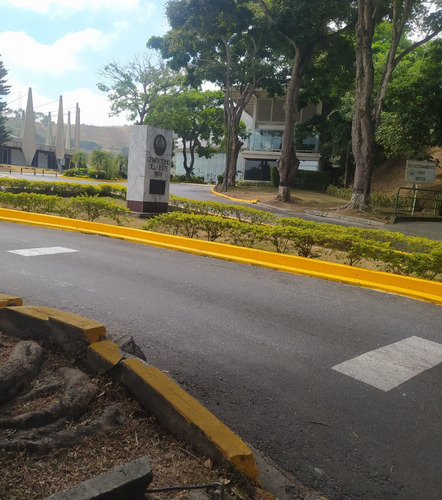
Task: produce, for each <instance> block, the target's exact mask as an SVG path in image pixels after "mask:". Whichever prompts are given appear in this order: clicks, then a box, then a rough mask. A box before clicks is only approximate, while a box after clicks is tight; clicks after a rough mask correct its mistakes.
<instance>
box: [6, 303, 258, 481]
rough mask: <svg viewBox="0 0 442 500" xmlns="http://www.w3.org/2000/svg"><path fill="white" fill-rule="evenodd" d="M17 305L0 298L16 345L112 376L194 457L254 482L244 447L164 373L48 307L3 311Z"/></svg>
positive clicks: (96, 329) (88, 323) (99, 331)
mask: <svg viewBox="0 0 442 500" xmlns="http://www.w3.org/2000/svg"><path fill="white" fill-rule="evenodd" d="M20 300H21V299H18V298H17V297H13V296H8V295H6V294H1V295H0V330H2V331H4V332H5V333H8V334H10V335H12V336H14V337H16V338H19V339H33V340H37V341H40V342H42V343H43V344H50V345H51V346H53V347H56V348H59V349H61V350H62V351H64V352H67V353H69V354H70V355H75V356H76V357H77V359H78V361H79V362H80V363H85V364H86V365H87V366H88V367H89V368H90V369H92V370H94V371H95V372H98V373H100V374H108V375H110V376H111V377H112V378H113V379H114V380H116V381H118V382H120V383H121V384H123V385H124V386H125V387H126V388H127V389H128V390H129V392H131V393H132V394H133V395H134V397H135V398H136V399H137V400H138V401H139V403H140V404H141V405H142V406H143V407H144V408H146V409H147V410H148V411H149V412H150V413H151V414H152V415H154V416H155V417H156V418H157V419H158V420H159V421H160V422H161V423H162V425H164V426H165V427H167V428H168V429H169V430H170V431H171V432H173V433H174V434H175V435H177V436H179V437H181V438H182V439H184V440H186V441H187V442H190V443H191V444H192V446H194V447H195V449H196V450H197V451H199V452H200V453H202V454H203V455H205V456H207V457H209V458H211V459H213V460H214V461H216V462H217V463H221V464H223V465H228V464H230V465H232V466H233V467H235V468H236V469H238V470H240V471H241V472H242V473H244V475H245V476H246V477H248V478H249V479H250V480H251V481H253V482H255V483H256V482H257V481H258V469H257V467H256V463H255V459H254V456H253V453H252V452H251V451H250V449H249V448H248V446H247V445H246V444H245V443H244V441H242V440H241V439H240V438H239V437H238V436H237V435H236V434H234V433H233V432H232V431H231V430H230V429H229V428H228V427H227V426H226V425H225V424H223V423H222V422H221V421H220V420H219V419H218V418H216V417H215V416H214V415H213V414H212V413H210V412H209V411H208V410H207V409H206V408H205V407H204V406H202V405H201V404H200V403H199V402H198V401H197V400H195V399H194V398H192V397H191V396H190V395H189V394H187V393H186V392H185V391H184V390H183V389H182V388H181V387H180V386H179V385H178V384H176V383H175V382H174V381H173V380H171V379H170V378H169V377H167V375H165V374H164V373H163V372H162V371H160V370H159V369H157V368H155V367H153V366H149V365H148V364H147V363H144V362H143V361H142V360H140V359H138V358H134V357H131V356H128V355H125V354H124V353H122V352H121V351H120V349H119V347H118V345H117V344H115V343H113V342H111V341H109V340H106V337H105V332H106V329H105V327H104V326H103V325H102V324H100V323H98V322H96V321H94V320H90V319H88V318H84V317H82V316H78V315H76V314H72V313H66V312H64V311H59V310H57V309H53V308H49V307H40V306H9V305H7V304H10V303H13V302H15V303H16V302H19V301H20ZM1 304H6V305H1Z"/></svg>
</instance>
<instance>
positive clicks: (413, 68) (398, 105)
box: [377, 39, 442, 160]
mask: <svg viewBox="0 0 442 500" xmlns="http://www.w3.org/2000/svg"><path fill="white" fill-rule="evenodd" d="M441 83H442V40H440V39H438V40H434V41H432V42H429V43H428V44H427V45H426V46H424V47H419V48H417V49H416V50H415V51H414V52H412V53H410V54H409V56H407V57H406V58H405V59H404V60H403V61H402V62H401V63H400V64H399V65H398V67H397V69H396V71H395V74H393V79H392V82H391V84H390V86H389V88H388V90H387V95H386V99H385V104H384V111H383V112H382V114H381V122H380V125H379V128H378V130H377V141H378V142H379V144H380V145H382V147H383V148H384V151H385V154H386V156H387V157H389V158H413V159H415V160H425V159H428V158H429V155H430V150H431V148H432V147H435V146H442V84H441Z"/></svg>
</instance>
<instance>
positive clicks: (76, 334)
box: [0, 306, 106, 353]
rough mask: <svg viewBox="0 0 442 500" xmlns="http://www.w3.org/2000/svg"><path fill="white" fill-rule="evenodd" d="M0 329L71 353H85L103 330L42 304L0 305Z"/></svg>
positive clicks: (101, 335) (103, 333)
mask: <svg viewBox="0 0 442 500" xmlns="http://www.w3.org/2000/svg"><path fill="white" fill-rule="evenodd" d="M0 328H2V329H4V331H7V332H9V333H11V335H14V336H15V337H18V338H22V339H39V340H41V341H43V342H48V343H49V344H51V345H55V346H57V347H59V348H61V349H63V350H64V351H66V352H70V353H77V352H78V351H83V352H85V351H86V348H87V347H88V345H89V344H90V343H91V342H97V341H98V340H100V338H102V337H104V336H105V333H106V329H105V327H104V326H103V325H102V324H101V323H98V322H97V321H94V320H92V319H89V318H84V317H83V316H78V315H77V314H72V313H68V312H64V311H60V310H58V309H54V308H52V307H44V306H14V307H4V308H0Z"/></svg>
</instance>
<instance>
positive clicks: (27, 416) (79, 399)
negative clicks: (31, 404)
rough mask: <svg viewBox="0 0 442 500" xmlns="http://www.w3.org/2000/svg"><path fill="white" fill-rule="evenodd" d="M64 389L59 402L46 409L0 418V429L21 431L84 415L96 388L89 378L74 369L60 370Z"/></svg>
mask: <svg viewBox="0 0 442 500" xmlns="http://www.w3.org/2000/svg"><path fill="white" fill-rule="evenodd" d="M60 373H61V375H62V376H63V379H64V385H65V389H64V392H63V394H62V396H61V398H60V400H59V401H56V402H55V403H52V404H51V405H49V406H48V407H47V408H43V409H42V410H37V411H33V412H29V413H22V414H21V415H18V416H16V417H11V418H0V428H3V429H5V428H8V429H9V428H15V429H23V428H26V427H27V428H29V427H41V426H44V425H47V424H50V423H52V422H55V421H57V420H59V419H60V418H63V417H64V418H68V419H76V418H78V417H80V416H81V415H83V413H85V411H86V408H87V405H88V404H89V401H90V400H91V399H92V398H93V397H94V396H95V394H96V392H97V387H96V386H95V385H94V384H92V382H91V381H90V380H89V377H88V376H87V375H86V374H85V373H83V372H82V371H80V370H78V369H76V368H66V367H64V368H60Z"/></svg>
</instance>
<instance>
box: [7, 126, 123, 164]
mask: <svg viewBox="0 0 442 500" xmlns="http://www.w3.org/2000/svg"><path fill="white" fill-rule="evenodd" d="M21 127H22V121H21V119H19V118H10V119H8V120H7V121H6V128H7V129H8V130H10V131H11V134H12V135H14V136H16V137H20V134H21ZM129 130H130V126H128V125H125V126H122V127H95V126H93V125H80V149H81V150H83V151H86V152H90V151H93V150H94V149H102V150H104V151H112V152H114V153H123V154H126V155H127V153H128V151H129ZM56 132H57V125H56V124H55V123H52V134H53V136H54V141H55V136H56ZM74 132H75V126H74V125H73V124H71V138H72V143H73V142H74ZM65 134H66V125H65ZM35 135H36V141H37V143H39V144H45V143H46V135H47V128H46V126H45V125H43V124H42V123H36V124H35Z"/></svg>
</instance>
